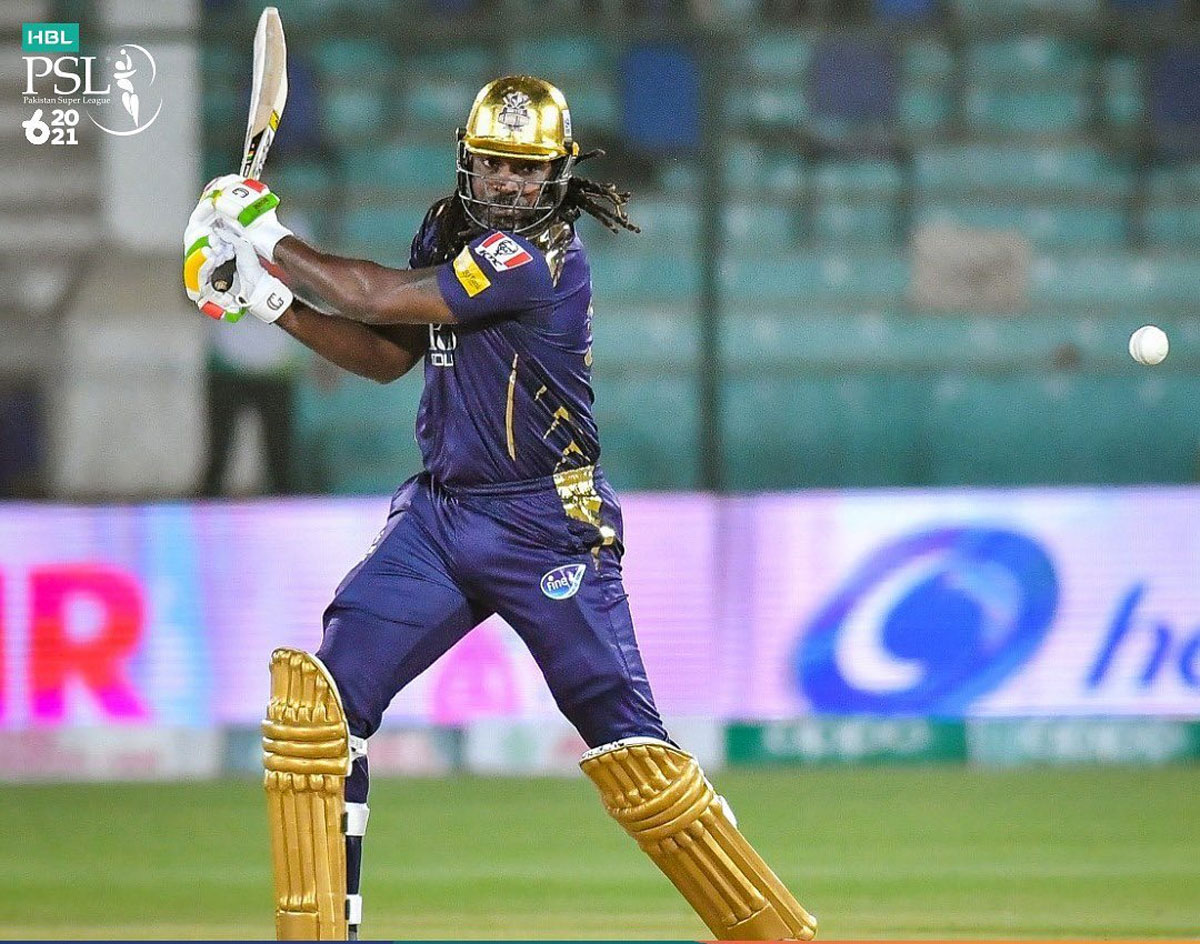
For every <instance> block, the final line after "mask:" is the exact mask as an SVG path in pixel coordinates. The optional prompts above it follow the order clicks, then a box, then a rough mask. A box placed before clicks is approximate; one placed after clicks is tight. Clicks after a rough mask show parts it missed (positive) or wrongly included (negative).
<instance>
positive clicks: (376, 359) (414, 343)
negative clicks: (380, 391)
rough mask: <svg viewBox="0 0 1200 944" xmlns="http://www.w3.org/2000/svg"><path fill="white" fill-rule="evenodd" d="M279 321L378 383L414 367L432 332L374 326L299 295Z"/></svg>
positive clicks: (317, 348)
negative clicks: (328, 312)
mask: <svg viewBox="0 0 1200 944" xmlns="http://www.w3.org/2000/svg"><path fill="white" fill-rule="evenodd" d="M277 324H278V325H279V326H280V327H281V328H283V330H285V331H286V332H287V333H288V334H290V335H291V336H292V337H294V338H295V339H296V340H297V341H299V342H300V343H301V344H303V345H304V346H305V347H307V348H309V349H310V350H312V351H315V352H316V353H317V354H320V355H321V356H322V357H323V358H325V359H326V360H327V361H329V362H330V363H333V364H336V365H337V366H338V367H341V368H344V369H345V370H348V371H350V372H351V373H354V374H358V375H359V376H360V377H366V378H367V379H368V380H375V381H378V382H379V383H390V382H391V381H393V380H395V379H397V378H398V377H402V376H403V375H404V374H407V373H408V372H409V371H410V370H412V368H413V366H414V365H415V364H416V363H417V361H419V360H420V359H421V357H422V355H424V353H425V346H426V343H427V338H428V334H429V332H428V330H427V329H426V328H424V327H420V326H415V325H388V326H384V327H372V326H370V325H365V324H359V323H358V322H355V321H349V320H347V319H345V318H338V317H336V316H335V315H326V314H324V313H323V312H319V311H317V310H316V309H314V308H312V307H310V306H309V305H306V304H305V303H304V302H302V301H300V299H298V298H297V299H296V300H295V301H293V302H292V304H291V307H290V308H288V310H287V311H286V312H284V314H283V315H282V317H280V319H279V321H278V322H277Z"/></svg>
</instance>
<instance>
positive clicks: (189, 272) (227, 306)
mask: <svg viewBox="0 0 1200 944" xmlns="http://www.w3.org/2000/svg"><path fill="white" fill-rule="evenodd" d="M189 248H190V251H189V252H188V253H187V254H186V255H185V257H184V260H183V284H184V287H185V288H186V289H187V294H188V298H190V299H191V300H192V301H193V302H195V303H196V307H197V308H199V309H200V310H201V311H202V312H203V313H204V314H206V315H208V317H210V318H212V319H214V320H216V321H229V322H237V321H241V319H242V316H243V315H245V314H246V305H245V303H244V302H242V301H240V300H239V298H238V295H237V293H238V290H239V288H240V285H239V279H238V275H237V274H236V273H235V275H234V278H233V284H232V285H231V286H230V288H229V291H227V292H218V291H217V290H216V289H215V288H214V287H213V284H212V274H213V272H214V271H215V270H216V268H217V267H218V266H220V265H222V264H224V263H226V262H228V261H229V260H231V259H234V258H236V255H237V247H236V246H235V245H234V242H233V239H232V238H230V234H229V233H228V232H227V231H222V229H221V224H220V222H217V223H215V224H214V225H213V226H212V227H210V228H209V229H208V230H207V231H205V232H204V233H203V234H202V235H200V236H199V237H198V238H197V239H196V241H195V242H194V243H193V244H192V245H191V247H189Z"/></svg>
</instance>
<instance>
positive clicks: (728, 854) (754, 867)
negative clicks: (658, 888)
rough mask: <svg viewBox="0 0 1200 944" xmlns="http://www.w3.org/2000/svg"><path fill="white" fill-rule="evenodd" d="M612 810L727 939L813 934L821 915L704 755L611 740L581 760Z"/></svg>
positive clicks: (651, 742)
mask: <svg viewBox="0 0 1200 944" xmlns="http://www.w3.org/2000/svg"><path fill="white" fill-rule="evenodd" d="M579 766H580V767H581V768H583V772H584V773H585V774H587V775H588V776H589V777H590V778H591V779H592V781H593V782H594V783H595V784H596V786H597V788H598V789H599V790H600V797H601V799H602V800H603V801H604V807H605V809H607V810H608V812H609V814H610V815H611V816H612V817H613V818H614V819H615V820H616V821H617V822H618V823H620V824H621V825H622V826H623V827H624V828H625V831H626V832H628V833H629V835H631V836H632V837H633V838H634V839H636V840H637V843H638V845H639V846H641V847H642V849H643V850H644V851H645V852H646V854H647V855H649V856H650V858H651V859H653V860H654V864H655V865H657V866H658V867H659V868H660V869H662V871H663V874H664V875H666V876H667V878H669V879H670V880H671V881H672V882H673V883H674V885H675V887H676V888H678V889H679V891H680V892H681V893H682V894H683V897H684V898H686V899H687V901H688V904H690V905H691V906H692V907H693V908H695V909H696V913H697V914H699V915H700V917H701V918H702V919H703V921H704V923H705V924H706V925H708V929H709V930H710V931H711V932H712V933H713V936H714V937H715V938H716V939H717V940H720V941H780V940H801V941H808V940H811V939H812V938H813V937H814V936H815V935H816V933H817V922H816V919H815V918H813V916H812V915H810V914H809V913H808V912H807V911H805V910H804V909H803V908H801V907H800V905H799V903H797V901H796V899H795V898H793V897H792V894H791V892H789V891H788V890H787V889H786V888H785V887H784V885H783V883H782V882H780V881H779V879H778V878H776V876H775V873H774V872H772V871H771V870H770V868H768V867H767V864H766V863H765V862H763V860H762V858H761V857H760V856H759V854H758V853H757V852H755V851H754V849H753V848H751V846H750V844H749V843H748V842H746V840H745V838H744V837H743V836H742V834H741V833H740V832H738V829H737V826H736V825H734V823H733V820H732V818H731V817H730V816H729V815H728V813H727V812H726V809H727V807H726V805H725V801H724V800H723V799H722V798H721V797H719V796H717V794H716V793H715V792H714V790H713V788H712V785H711V784H710V783H709V782H708V780H707V779H706V778H705V776H704V774H703V772H702V771H701V770H700V765H699V764H698V763H697V762H696V758H694V757H692V755H691V754H688V753H687V752H686V751H681V750H679V749H678V748H676V747H672V746H671V745H670V744H667V743H665V742H664V741H659V740H657V739H655V738H628V739H626V740H624V741H614V742H613V743H612V744H605V745H603V746H601V747H597V748H595V749H594V750H591V751H588V752H587V753H586V754H584V755H583V758H582V759H581V760H580V762H579Z"/></svg>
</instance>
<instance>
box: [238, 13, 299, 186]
mask: <svg viewBox="0 0 1200 944" xmlns="http://www.w3.org/2000/svg"><path fill="white" fill-rule="evenodd" d="M287 93H288V82H287V42H286V41H285V40H284V37H283V23H282V22H281V21H280V19H279V11H278V10H277V9H275V7H266V8H265V9H264V10H263V11H262V16H260V17H259V18H258V28H257V29H256V30H255V31H254V76H253V83H252V85H251V91H250V113H249V117H248V119H247V121H246V141H245V146H244V148H243V151H242V176H244V177H253V178H255V179H256V180H257V179H258V177H259V176H260V175H261V174H262V168H263V164H264V162H265V161H266V159H267V152H268V151H269V150H270V149H271V142H272V141H274V140H275V129H276V128H278V127H279V120H280V119H281V118H282V117H283V106H284V105H286V104H287Z"/></svg>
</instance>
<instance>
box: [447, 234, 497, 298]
mask: <svg viewBox="0 0 1200 944" xmlns="http://www.w3.org/2000/svg"><path fill="white" fill-rule="evenodd" d="M492 265H495V263H494V262H493V263H492ZM454 274H455V276H457V277H458V284H459V285H461V286H462V287H463V288H464V289H465V290H466V293H467V297H468V298H474V297H475V296H476V295H478V294H479V293H480V292H482V291H483V290H484V289H486V288H489V287H490V286H491V284H492V283H491V282H489V281H488V277H487V276H486V275H484V274H483V269H481V268H479V266H478V265H476V263H475V259H474V257H473V256H472V255H471V250H469V249H468V248H467V247H466V246H463V250H462V252H460V253H459V254H458V255H457V256H456V257H455V259H454Z"/></svg>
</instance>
